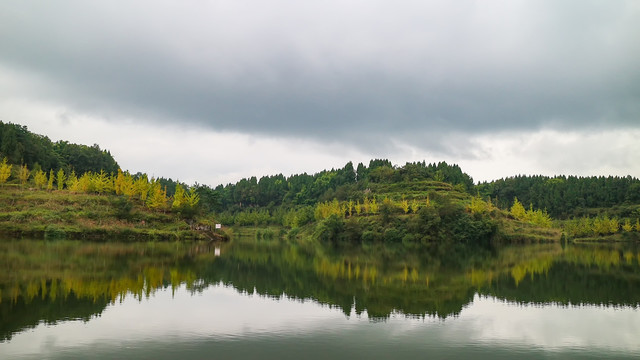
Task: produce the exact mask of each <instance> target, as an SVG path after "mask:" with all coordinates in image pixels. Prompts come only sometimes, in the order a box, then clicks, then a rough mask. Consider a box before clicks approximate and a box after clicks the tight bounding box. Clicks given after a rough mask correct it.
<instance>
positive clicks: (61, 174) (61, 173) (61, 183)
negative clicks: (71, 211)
mask: <svg viewBox="0 0 640 360" xmlns="http://www.w3.org/2000/svg"><path fill="white" fill-rule="evenodd" d="M66 178H67V177H66V176H65V175H64V170H62V169H60V170H58V175H57V176H56V182H57V183H58V190H62V188H63V187H64V181H65V180H66Z"/></svg>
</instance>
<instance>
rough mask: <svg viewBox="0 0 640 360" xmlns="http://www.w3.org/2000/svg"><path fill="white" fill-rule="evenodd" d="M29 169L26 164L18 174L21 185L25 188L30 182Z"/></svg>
mask: <svg viewBox="0 0 640 360" xmlns="http://www.w3.org/2000/svg"><path fill="white" fill-rule="evenodd" d="M29 175H30V174H29V169H28V168H27V164H24V165H22V166H21V167H20V171H19V172H18V178H19V179H20V184H22V186H24V185H25V184H26V183H27V181H29Z"/></svg>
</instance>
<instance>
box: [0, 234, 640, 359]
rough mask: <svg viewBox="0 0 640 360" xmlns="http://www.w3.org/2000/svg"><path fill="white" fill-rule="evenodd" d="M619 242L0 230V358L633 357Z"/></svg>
mask: <svg viewBox="0 0 640 360" xmlns="http://www.w3.org/2000/svg"><path fill="white" fill-rule="evenodd" d="M639 262H640V253H639V252H638V249H637V248H636V247H634V246H633V245H628V244H616V245H603V244H583V245H578V244H535V245H530V244H529V245H517V246H516V245H512V246H499V247H498V246H495V247H489V248H479V247H462V246H459V245H452V244H448V245H447V244H445V245H442V244H438V245H435V244H434V245H432V246H430V247H427V248H414V249H407V248H404V247H389V246H383V245H364V246H361V247H335V246H332V247H327V246H322V245H320V244H318V243H316V242H312V241H308V242H304V241H301V242H294V243H292V242H287V241H283V240H271V241H265V240H255V239H246V238H240V239H235V240H233V241H232V242H230V243H224V244H219V245H216V244H208V243H172V242H168V243H167V242H158V243H153V242H152V243H82V242H73V241H48V242H47V241H29V240H5V241H3V242H0V270H1V273H0V357H1V358H10V359H70V358H78V359H84V358H105V359H113V358H148V359H165V358H166V359H174V358H181V359H190V358H194V359H199V358H217V359H218V358H221V359H232V358H233V359H237V358H263V359H264V358H267V359H269V358H285V359H287V358H290V359H294V358H306V359H314V358H317V359H326V358H368V359H389V358H416V357H421V358H430V359H439V358H448V359H451V358H471V357H473V358H480V359H482V358H487V359H496V358H504V359H507V358H508V359H512V358H514V357H518V358H520V359H527V358H531V359H539V358H552V359H553V358H562V359H566V358H576V359H584V358H593V359H602V358H615V359H624V358H637V357H638V354H640V337H639V336H638V334H640V310H639V309H638V305H640V266H639Z"/></svg>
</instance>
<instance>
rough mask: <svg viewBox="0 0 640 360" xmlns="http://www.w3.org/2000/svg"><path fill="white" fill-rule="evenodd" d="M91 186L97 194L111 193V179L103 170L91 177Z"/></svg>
mask: <svg viewBox="0 0 640 360" xmlns="http://www.w3.org/2000/svg"><path fill="white" fill-rule="evenodd" d="M91 186H92V188H93V191H95V192H97V193H98V194H105V193H108V192H111V191H113V179H111V176H109V174H107V173H105V172H104V170H100V172H99V173H97V174H93V176H92V177H91Z"/></svg>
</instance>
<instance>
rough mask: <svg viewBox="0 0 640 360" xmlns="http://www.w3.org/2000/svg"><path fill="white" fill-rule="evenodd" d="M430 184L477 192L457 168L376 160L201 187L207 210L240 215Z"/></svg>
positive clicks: (354, 197) (441, 164)
mask: <svg viewBox="0 0 640 360" xmlns="http://www.w3.org/2000/svg"><path fill="white" fill-rule="evenodd" d="M424 180H432V181H439V182H446V183H449V184H453V185H456V186H458V189H460V190H462V191H470V190H472V189H473V179H472V178H471V177H470V176H469V175H467V174H465V173H463V172H462V170H461V169H460V167H458V166H457V165H449V164H447V163H446V162H440V163H437V164H427V163H425V162H415V163H407V164H405V165H404V166H394V165H392V164H391V162H390V161H389V160H371V161H370V162H369V166H365V165H364V164H362V163H360V164H358V165H357V167H355V168H354V166H353V163H351V162H349V163H347V164H346V165H345V166H344V167H343V168H341V169H331V170H324V171H321V172H319V173H316V174H313V175H308V174H306V173H304V174H297V175H292V176H289V177H285V176H283V175H282V174H279V175H274V176H263V177H261V178H260V179H258V178H256V177H251V178H248V179H246V178H245V179H242V180H240V181H238V182H237V183H235V184H228V185H226V186H223V185H219V186H217V187H216V188H215V189H211V188H208V187H207V186H199V193H200V196H201V198H202V201H203V206H205V207H207V208H209V209H211V210H213V211H216V212H222V211H228V212H231V213H236V212H238V211H242V210H246V209H252V208H258V207H260V208H266V209H269V210H273V209H275V208H276V207H279V206H284V207H285V208H291V207H299V206H305V205H315V204H317V203H318V202H323V201H331V200H333V199H337V200H340V201H343V200H353V201H356V200H360V201H363V200H364V198H365V197H366V196H367V194H368V193H376V192H377V191H376V190H377V188H379V187H384V186H390V185H392V184H396V183H405V184H406V183H409V182H412V183H419V182H421V181H424Z"/></svg>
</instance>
